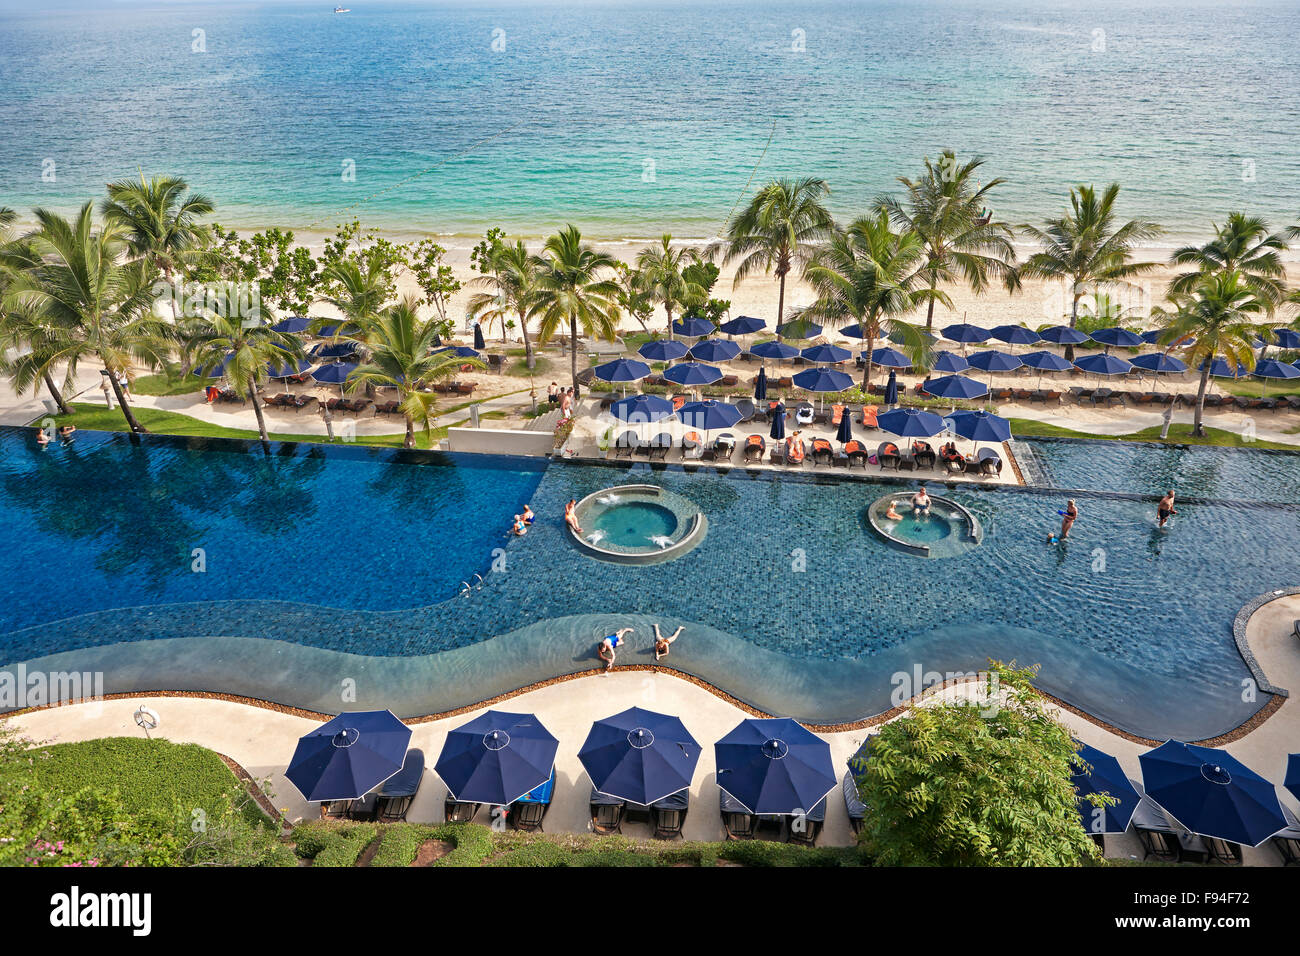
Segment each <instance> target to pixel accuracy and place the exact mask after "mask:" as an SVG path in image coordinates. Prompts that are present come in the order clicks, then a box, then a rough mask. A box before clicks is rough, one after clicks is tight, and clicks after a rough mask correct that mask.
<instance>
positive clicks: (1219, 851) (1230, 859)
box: [1201, 836, 1241, 866]
mask: <svg viewBox="0 0 1300 956" xmlns="http://www.w3.org/2000/svg"><path fill="white" fill-rule="evenodd" d="M1201 839H1202V840H1204V841H1205V849H1206V851H1207V853H1208V854H1209V855H1208V857H1207V859H1206V862H1207V863H1221V864H1223V865H1224V866H1241V844H1240V843H1232V842H1230V841H1228V840H1220V839H1219V838H1218V837H1211V836H1204V837H1201Z"/></svg>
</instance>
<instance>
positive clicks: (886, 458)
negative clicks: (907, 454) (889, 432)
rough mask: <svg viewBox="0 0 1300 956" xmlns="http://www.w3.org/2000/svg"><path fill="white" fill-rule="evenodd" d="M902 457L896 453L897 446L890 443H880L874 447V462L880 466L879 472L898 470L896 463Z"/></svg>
mask: <svg viewBox="0 0 1300 956" xmlns="http://www.w3.org/2000/svg"><path fill="white" fill-rule="evenodd" d="M901 458H902V456H901V455H900V454H899V453H898V446H897V445H895V444H894V443H893V442H892V441H882V442H881V443H880V444H879V445H877V446H876V462H877V463H878V464H879V465H880V470H881V471H884V470H885V469H886V468H893V469H894V470H895V471H897V470H898V463H899V461H900V460H901Z"/></svg>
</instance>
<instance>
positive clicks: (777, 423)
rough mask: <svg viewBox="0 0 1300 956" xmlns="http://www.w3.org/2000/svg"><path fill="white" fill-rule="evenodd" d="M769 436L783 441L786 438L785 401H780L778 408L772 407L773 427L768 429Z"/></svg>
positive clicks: (774, 439)
mask: <svg viewBox="0 0 1300 956" xmlns="http://www.w3.org/2000/svg"><path fill="white" fill-rule="evenodd" d="M767 437H768V438H771V439H772V440H773V441H782V440H783V439H784V438H785V403H784V402H778V403H777V406H776V408H774V409H772V427H771V428H770V429H768V433H767Z"/></svg>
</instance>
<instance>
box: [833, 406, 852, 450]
mask: <svg viewBox="0 0 1300 956" xmlns="http://www.w3.org/2000/svg"><path fill="white" fill-rule="evenodd" d="M835 440H836V441H837V442H839V443H840V444H841V445H847V444H848V443H849V442H851V441H853V416H852V415H851V414H850V413H849V410H848V409H847V408H846V409H844V411H843V412H841V413H840V425H839V427H838V428H837V429H835Z"/></svg>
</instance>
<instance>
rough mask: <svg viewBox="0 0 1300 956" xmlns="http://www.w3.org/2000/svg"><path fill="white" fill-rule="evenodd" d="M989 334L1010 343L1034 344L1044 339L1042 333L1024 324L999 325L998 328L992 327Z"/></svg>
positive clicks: (1000, 340)
mask: <svg viewBox="0 0 1300 956" xmlns="http://www.w3.org/2000/svg"><path fill="white" fill-rule="evenodd" d="M989 335H990V336H991V337H993V338H995V339H997V340H998V341H999V342H1006V343H1007V344H1008V345H1034V344H1035V343H1037V342H1041V341H1042V336H1041V335H1039V334H1038V333H1037V332H1035V331H1034V330H1033V329H1027V328H1025V327H1024V326H1023V325H999V326H997V328H994V329H990V330H989Z"/></svg>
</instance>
